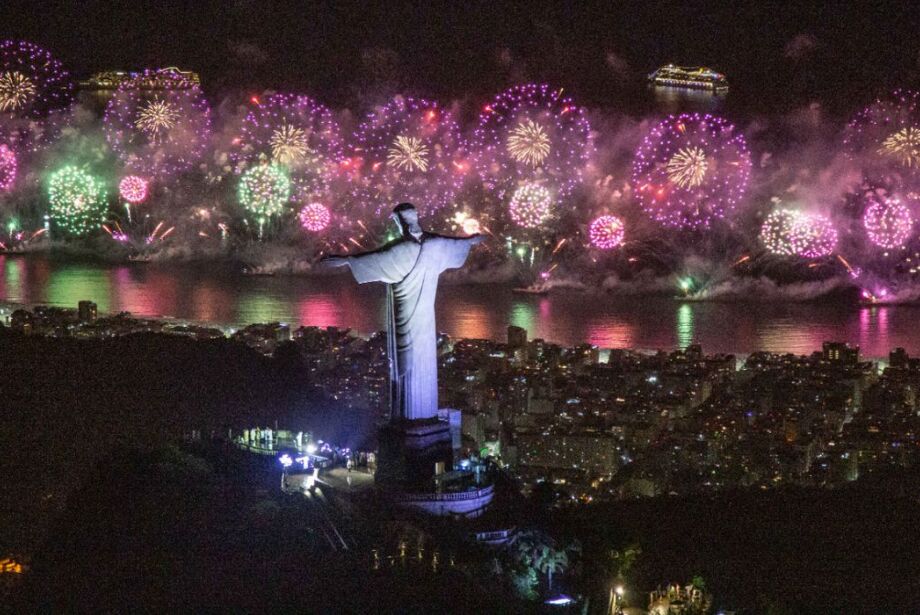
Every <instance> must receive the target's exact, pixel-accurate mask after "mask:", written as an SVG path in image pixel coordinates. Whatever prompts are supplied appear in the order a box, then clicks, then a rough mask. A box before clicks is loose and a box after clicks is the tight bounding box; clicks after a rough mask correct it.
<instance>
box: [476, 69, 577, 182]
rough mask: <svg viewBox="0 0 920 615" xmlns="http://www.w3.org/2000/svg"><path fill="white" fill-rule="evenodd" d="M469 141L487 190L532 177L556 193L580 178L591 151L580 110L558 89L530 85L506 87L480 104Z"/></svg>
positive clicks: (543, 85)
mask: <svg viewBox="0 0 920 615" xmlns="http://www.w3.org/2000/svg"><path fill="white" fill-rule="evenodd" d="M472 145H473V151H475V160H476V167H477V170H478V171H479V174H480V176H481V177H482V179H483V182H484V183H485V184H486V186H488V187H489V188H498V189H507V188H509V187H512V186H517V185H520V184H521V183H522V182H527V181H534V180H536V181H540V182H541V183H544V184H547V185H549V186H551V187H552V188H553V190H554V192H555V193H556V194H557V195H558V196H559V197H564V196H566V195H567V194H568V193H569V192H571V191H572V190H573V189H574V188H575V186H577V185H578V184H579V183H580V182H581V179H582V173H583V170H584V168H585V166H586V165H587V163H588V159H589V157H590V156H591V152H592V151H593V145H592V139H591V125H590V124H589V122H588V118H587V115H586V113H585V110H584V109H583V108H582V107H580V106H578V105H577V104H576V103H575V102H574V101H573V100H572V99H571V98H569V97H568V96H565V95H563V93H562V88H552V87H550V86H549V85H546V84H542V85H541V84H535V83H530V84H525V85H519V86H516V87H513V88H510V89H508V90H505V91H504V92H502V93H501V94H499V95H498V96H496V97H495V98H494V99H493V100H492V101H491V102H490V103H489V104H487V105H485V106H484V107H483V109H482V113H480V115H479V126H478V127H477V128H476V131H475V132H474V133H473V139H472Z"/></svg>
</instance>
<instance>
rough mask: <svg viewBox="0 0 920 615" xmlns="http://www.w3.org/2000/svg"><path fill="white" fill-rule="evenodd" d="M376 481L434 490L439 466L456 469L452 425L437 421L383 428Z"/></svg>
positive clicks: (401, 423) (393, 424) (406, 423)
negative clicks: (441, 464) (436, 467)
mask: <svg viewBox="0 0 920 615" xmlns="http://www.w3.org/2000/svg"><path fill="white" fill-rule="evenodd" d="M379 440H380V449H379V453H378V457H377V472H376V475H375V480H376V482H377V483H378V484H381V485H392V486H399V487H402V488H409V489H412V488H421V489H429V490H430V489H431V488H432V486H433V479H434V475H435V466H436V464H437V463H438V462H442V463H443V464H444V467H443V470H444V471H450V470H452V469H453V464H454V456H453V448H452V443H451V434H450V424H449V423H447V422H445V421H440V420H438V419H437V418H431V419H423V420H416V421H399V422H394V423H390V424H389V425H386V426H385V427H382V428H381V429H380V432H379Z"/></svg>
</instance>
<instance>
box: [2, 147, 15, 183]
mask: <svg viewBox="0 0 920 615" xmlns="http://www.w3.org/2000/svg"><path fill="white" fill-rule="evenodd" d="M17 170H18V163H17V161H16V152H14V151H13V150H12V149H11V148H10V147H9V146H8V145H5V144H0V191H3V192H5V191H7V190H9V189H10V188H12V187H13V182H15V181H16V171H17Z"/></svg>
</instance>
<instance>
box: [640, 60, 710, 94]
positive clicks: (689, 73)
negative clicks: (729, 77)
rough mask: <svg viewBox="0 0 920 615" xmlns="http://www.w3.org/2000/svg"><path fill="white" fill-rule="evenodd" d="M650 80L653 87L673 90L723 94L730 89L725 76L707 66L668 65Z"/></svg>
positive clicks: (655, 73) (650, 76) (652, 75)
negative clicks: (705, 91)
mask: <svg viewBox="0 0 920 615" xmlns="http://www.w3.org/2000/svg"><path fill="white" fill-rule="evenodd" d="M648 80H649V82H650V83H652V84H653V85H656V86H664V87H672V88H692V89H695V90H712V91H714V92H723V91H725V90H727V89H728V81H726V80H725V75H723V74H722V73H717V72H716V71H714V70H712V69H711V68H706V67H705V66H675V65H674V64H668V65H666V66H662V67H661V68H659V69H658V70H656V71H655V72H653V73H650V74H649V76H648Z"/></svg>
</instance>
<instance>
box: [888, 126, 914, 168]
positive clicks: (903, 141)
mask: <svg viewBox="0 0 920 615" xmlns="http://www.w3.org/2000/svg"><path fill="white" fill-rule="evenodd" d="M879 153H880V154H883V155H886V156H890V157H891V158H893V159H895V160H897V161H898V162H899V163H900V164H902V165H904V166H905V167H908V168H911V167H916V166H920V130H918V129H917V128H914V127H913V126H910V127H908V128H902V129H901V130H899V131H897V132H896V133H894V134H893V135H891V136H890V137H888V138H887V139H885V140H884V141H883V142H882V146H881V147H880V148H879Z"/></svg>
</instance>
